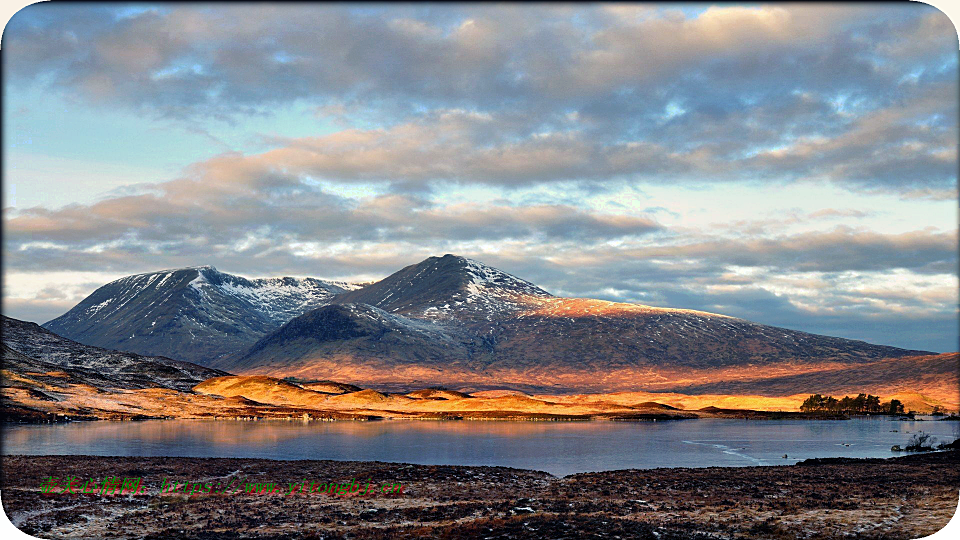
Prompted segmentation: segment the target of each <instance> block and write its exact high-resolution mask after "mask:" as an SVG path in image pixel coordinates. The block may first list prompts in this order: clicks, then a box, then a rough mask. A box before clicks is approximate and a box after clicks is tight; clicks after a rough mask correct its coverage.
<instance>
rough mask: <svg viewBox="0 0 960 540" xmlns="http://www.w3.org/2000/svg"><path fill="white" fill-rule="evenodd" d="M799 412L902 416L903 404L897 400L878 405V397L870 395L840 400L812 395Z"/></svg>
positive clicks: (858, 395) (847, 397) (846, 397)
mask: <svg viewBox="0 0 960 540" xmlns="http://www.w3.org/2000/svg"><path fill="white" fill-rule="evenodd" d="M800 410H801V411H803V412H818V411H826V412H835V413H848V414H903V403H900V400H897V399H891V400H890V401H888V402H886V403H880V397H879V396H873V395H870V394H857V397H855V398H852V397H850V396H844V397H842V398H841V399H837V398H835V397H833V396H826V397H824V396H822V395H820V394H813V395H812V396H810V397H808V398H807V399H805V400H804V401H803V404H801V405H800Z"/></svg>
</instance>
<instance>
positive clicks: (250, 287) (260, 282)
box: [42, 265, 351, 364]
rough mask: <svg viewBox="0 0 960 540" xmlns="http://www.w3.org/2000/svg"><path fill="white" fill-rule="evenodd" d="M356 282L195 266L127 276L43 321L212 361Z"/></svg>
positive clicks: (137, 347) (90, 337)
mask: <svg viewBox="0 0 960 540" xmlns="http://www.w3.org/2000/svg"><path fill="white" fill-rule="evenodd" d="M350 287H351V286H350V285H349V284H345V283H342V282H332V281H325V280H320V279H316V278H289V277H279V278H259V279H248V278H244V277H241V276H236V275H233V274H227V273H225V272H220V271H219V270H217V269H216V268H215V267H213V266H209V265H204V266H194V267H187V268H178V269H170V270H160V271H156V272H145V273H141V274H134V275H131V276H125V277H122V278H120V279H117V280H114V281H112V282H110V283H107V284H106V285H103V286H102V287H99V288H98V289H97V290H95V291H94V292H93V293H91V294H90V295H89V296H87V297H86V298H84V299H83V300H82V301H81V302H80V303H78V304H77V305H76V306H74V307H73V308H72V309H70V310H69V311H67V312H66V313H64V314H63V315H61V316H59V317H57V318H55V319H52V320H50V321H48V322H46V323H44V324H43V325H42V326H43V327H44V328H47V329H49V330H51V331H54V332H56V333H58V334H60V335H62V336H64V337H67V338H70V339H73V340H75V341H78V342H81V343H85V344H88V345H94V346H99V347H106V348H112V349H118V350H125V351H130V352H135V353H138V354H160V355H164V356H170V357H172V358H177V359H180V360H189V361H195V362H198V363H201V364H208V363H209V362H210V361H212V360H214V359H216V358H218V357H220V356H223V355H224V354H228V353H233V352H234V351H236V350H237V349H242V348H246V347H248V346H250V345H251V344H253V343H254V342H256V340H257V339H258V338H259V337H260V336H263V335H265V334H267V333H269V332H270V331H272V330H275V329H277V328H279V327H280V326H281V325H282V324H283V323H285V322H287V321H288V320H289V319H291V318H293V317H295V316H296V315H300V314H302V313H305V312H307V311H309V310H310V309H313V308H316V307H320V306H322V305H325V304H326V303H327V302H328V301H329V300H330V299H331V298H332V297H333V296H335V295H337V294H339V293H342V292H344V291H346V290H348V289H349V288H350Z"/></svg>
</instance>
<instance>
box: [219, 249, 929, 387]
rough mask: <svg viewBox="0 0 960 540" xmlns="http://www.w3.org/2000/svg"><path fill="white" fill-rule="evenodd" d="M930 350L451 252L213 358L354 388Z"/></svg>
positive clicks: (649, 383) (710, 368)
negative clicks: (634, 294) (568, 287)
mask: <svg viewBox="0 0 960 540" xmlns="http://www.w3.org/2000/svg"><path fill="white" fill-rule="evenodd" d="M924 354H930V353H929V352H926V351H914V350H905V349H900V348H896V347H886V346H881V345H873V344H869V343H865V342H862V341H856V340H849V339H842V338H836V337H829V336H821V335H816V334H809V333H806V332H799V331H795V330H787V329H784V328H778V327H773V326H767V325H763V324H758V323H754V322H750V321H746V320H743V319H737V318H734V317H728V316H724V315H718V314H714V313H706V312H702V311H693V310H684V309H671V308H658V307H651V306H643V305H639V304H627V303H616V302H606V301H601V300H591V299H582V298H560V297H555V296H552V295H550V294H549V293H547V292H546V291H544V290H543V289H541V288H539V287H537V286H536V285H533V284H532V283H530V282H528V281H525V280H522V279H520V278H517V277H514V276H511V275H509V274H507V273H505V272H502V271H500V270H498V269H495V268H492V267H489V266H486V265H483V264H482V263H479V262H477V261H473V260H470V259H466V258H463V257H457V256H454V255H445V256H443V257H431V258H429V259H426V260H425V261H423V262H421V263H419V264H415V265H412V266H408V267H406V268H404V269H402V270H400V271H399V272H396V273H395V274H393V275H391V276H389V277H387V278H385V279H383V280H381V281H379V282H376V283H373V284H371V285H368V286H366V287H363V288H361V289H358V290H354V291H350V292H346V293H343V294H341V295H338V296H336V297H335V298H333V299H331V302H330V305H327V306H324V307H321V308H319V309H316V310H314V311H312V312H309V313H306V314H304V315H301V316H299V317H296V318H293V319H292V320H290V321H289V322H288V323H286V324H285V325H284V326H282V327H281V328H279V329H278V330H276V331H274V332H272V333H270V334H267V335H265V336H264V337H263V338H262V339H260V340H259V341H258V342H257V343H255V344H254V345H253V346H252V347H251V348H250V349H249V350H247V351H246V352H244V353H242V354H237V355H228V356H225V357H223V358H222V359H221V360H220V361H218V362H217V364H216V365H217V367H219V368H221V369H225V370H228V371H232V372H243V373H249V374H263V375H275V376H297V377H303V378H311V377H312V378H327V379H336V380H340V381H349V382H352V383H356V384H360V385H370V384H380V385H384V384H392V383H404V382H405V383H428V384H444V385H466V386H469V387H472V388H479V387H497V386H500V387H503V386H519V385H523V386H525V387H530V386H531V385H532V386H533V387H538V388H543V389H545V390H548V389H565V390H582V391H615V390H627V389H633V390H638V389H650V390H657V391H666V390H670V389H672V388H676V387H679V386H686V387H691V386H696V385H698V384H707V383H719V382H722V381H737V380H745V379H750V380H757V379H763V378H765V377H781V378H782V377H783V376H785V375H790V374H793V375H797V374H804V373H814V372H818V371H821V370H825V369H834V368H836V369H840V368H844V367H845V366H855V365H861V364H867V363H870V362H875V361H878V360H881V359H886V358H898V357H905V356H916V355H924ZM802 385H803V381H802V377H801V378H800V380H797V381H795V384H794V385H793V387H795V388H798V389H799V388H800V387H802ZM798 391H799V392H802V391H806V390H805V389H800V390H798Z"/></svg>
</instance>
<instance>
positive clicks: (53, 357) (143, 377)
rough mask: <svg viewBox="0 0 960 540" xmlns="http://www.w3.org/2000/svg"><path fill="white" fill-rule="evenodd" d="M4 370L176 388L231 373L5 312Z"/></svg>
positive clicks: (110, 384)
mask: <svg viewBox="0 0 960 540" xmlns="http://www.w3.org/2000/svg"><path fill="white" fill-rule="evenodd" d="M3 354H4V366H3V367H4V369H5V370H6V371H7V372H8V373H12V374H15V375H20V376H24V375H25V376H29V377H34V378H35V377H44V376H52V377H55V378H60V379H66V380H68V381H69V382H71V383H74V384H76V383H83V384H89V385H90V386H93V387H94V388H101V389H103V388H127V389H130V388H156V387H160V388H173V389H176V390H181V391H186V390H190V388H192V387H193V386H194V385H196V384H197V383H199V382H201V381H204V380H206V379H209V378H210V377H219V376H222V375H226V373H225V372H223V371H218V370H215V369H209V368H205V367H202V366H198V365H196V364H192V363H190V362H180V361H178V360H173V359H170V358H164V357H162V356H140V355H138V354H133V353H128V352H120V351H112V350H108V349H102V348H100V347H91V346H89V345H83V344H81V343H77V342H76V341H73V340H70V339H67V338H64V337H62V336H58V335H57V334H54V333H53V332H51V331H49V330H46V329H44V328H41V327H40V326H39V325H37V324H35V323H31V322H26V321H21V320H18V319H12V318H10V317H7V316H3Z"/></svg>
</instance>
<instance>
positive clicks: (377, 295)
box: [332, 254, 551, 321]
mask: <svg viewBox="0 0 960 540" xmlns="http://www.w3.org/2000/svg"><path fill="white" fill-rule="evenodd" d="M550 297H551V295H550V293H548V292H547V291H545V290H543V289H541V288H540V287H537V286H536V285H534V284H533V283H530V282H529V281H524V280H522V279H520V278H517V277H514V276H511V275H510V274H507V273H506V272H503V271H501V270H498V269H496V268H493V267H491V266H487V265H484V264H483V263H480V262H477V261H474V260H472V259H467V258H465V257H458V256H455V255H449V254H448V255H444V256H443V257H430V258H428V259H426V260H424V261H423V262H420V263H418V264H412V265H410V266H407V267H406V268H403V269H402V270H400V271H399V272H396V273H394V274H392V275H390V276H389V277H387V278H384V279H382V280H380V281H377V282H375V283H373V284H371V285H367V286H366V287H363V288H361V289H357V290H354V291H350V292H347V293H344V294H341V295H339V296H338V297H337V298H335V299H334V300H332V303H336V304H367V305H370V306H374V307H377V308H380V309H382V310H384V311H387V312H390V313H399V314H401V315H405V316H409V317H416V318H419V319H428V320H440V321H442V320H450V319H482V320H492V319H493V318H499V317H502V316H509V314H511V313H516V312H517V311H518V310H521V309H523V306H524V304H525V303H526V301H527V300H528V299H530V298H550Z"/></svg>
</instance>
